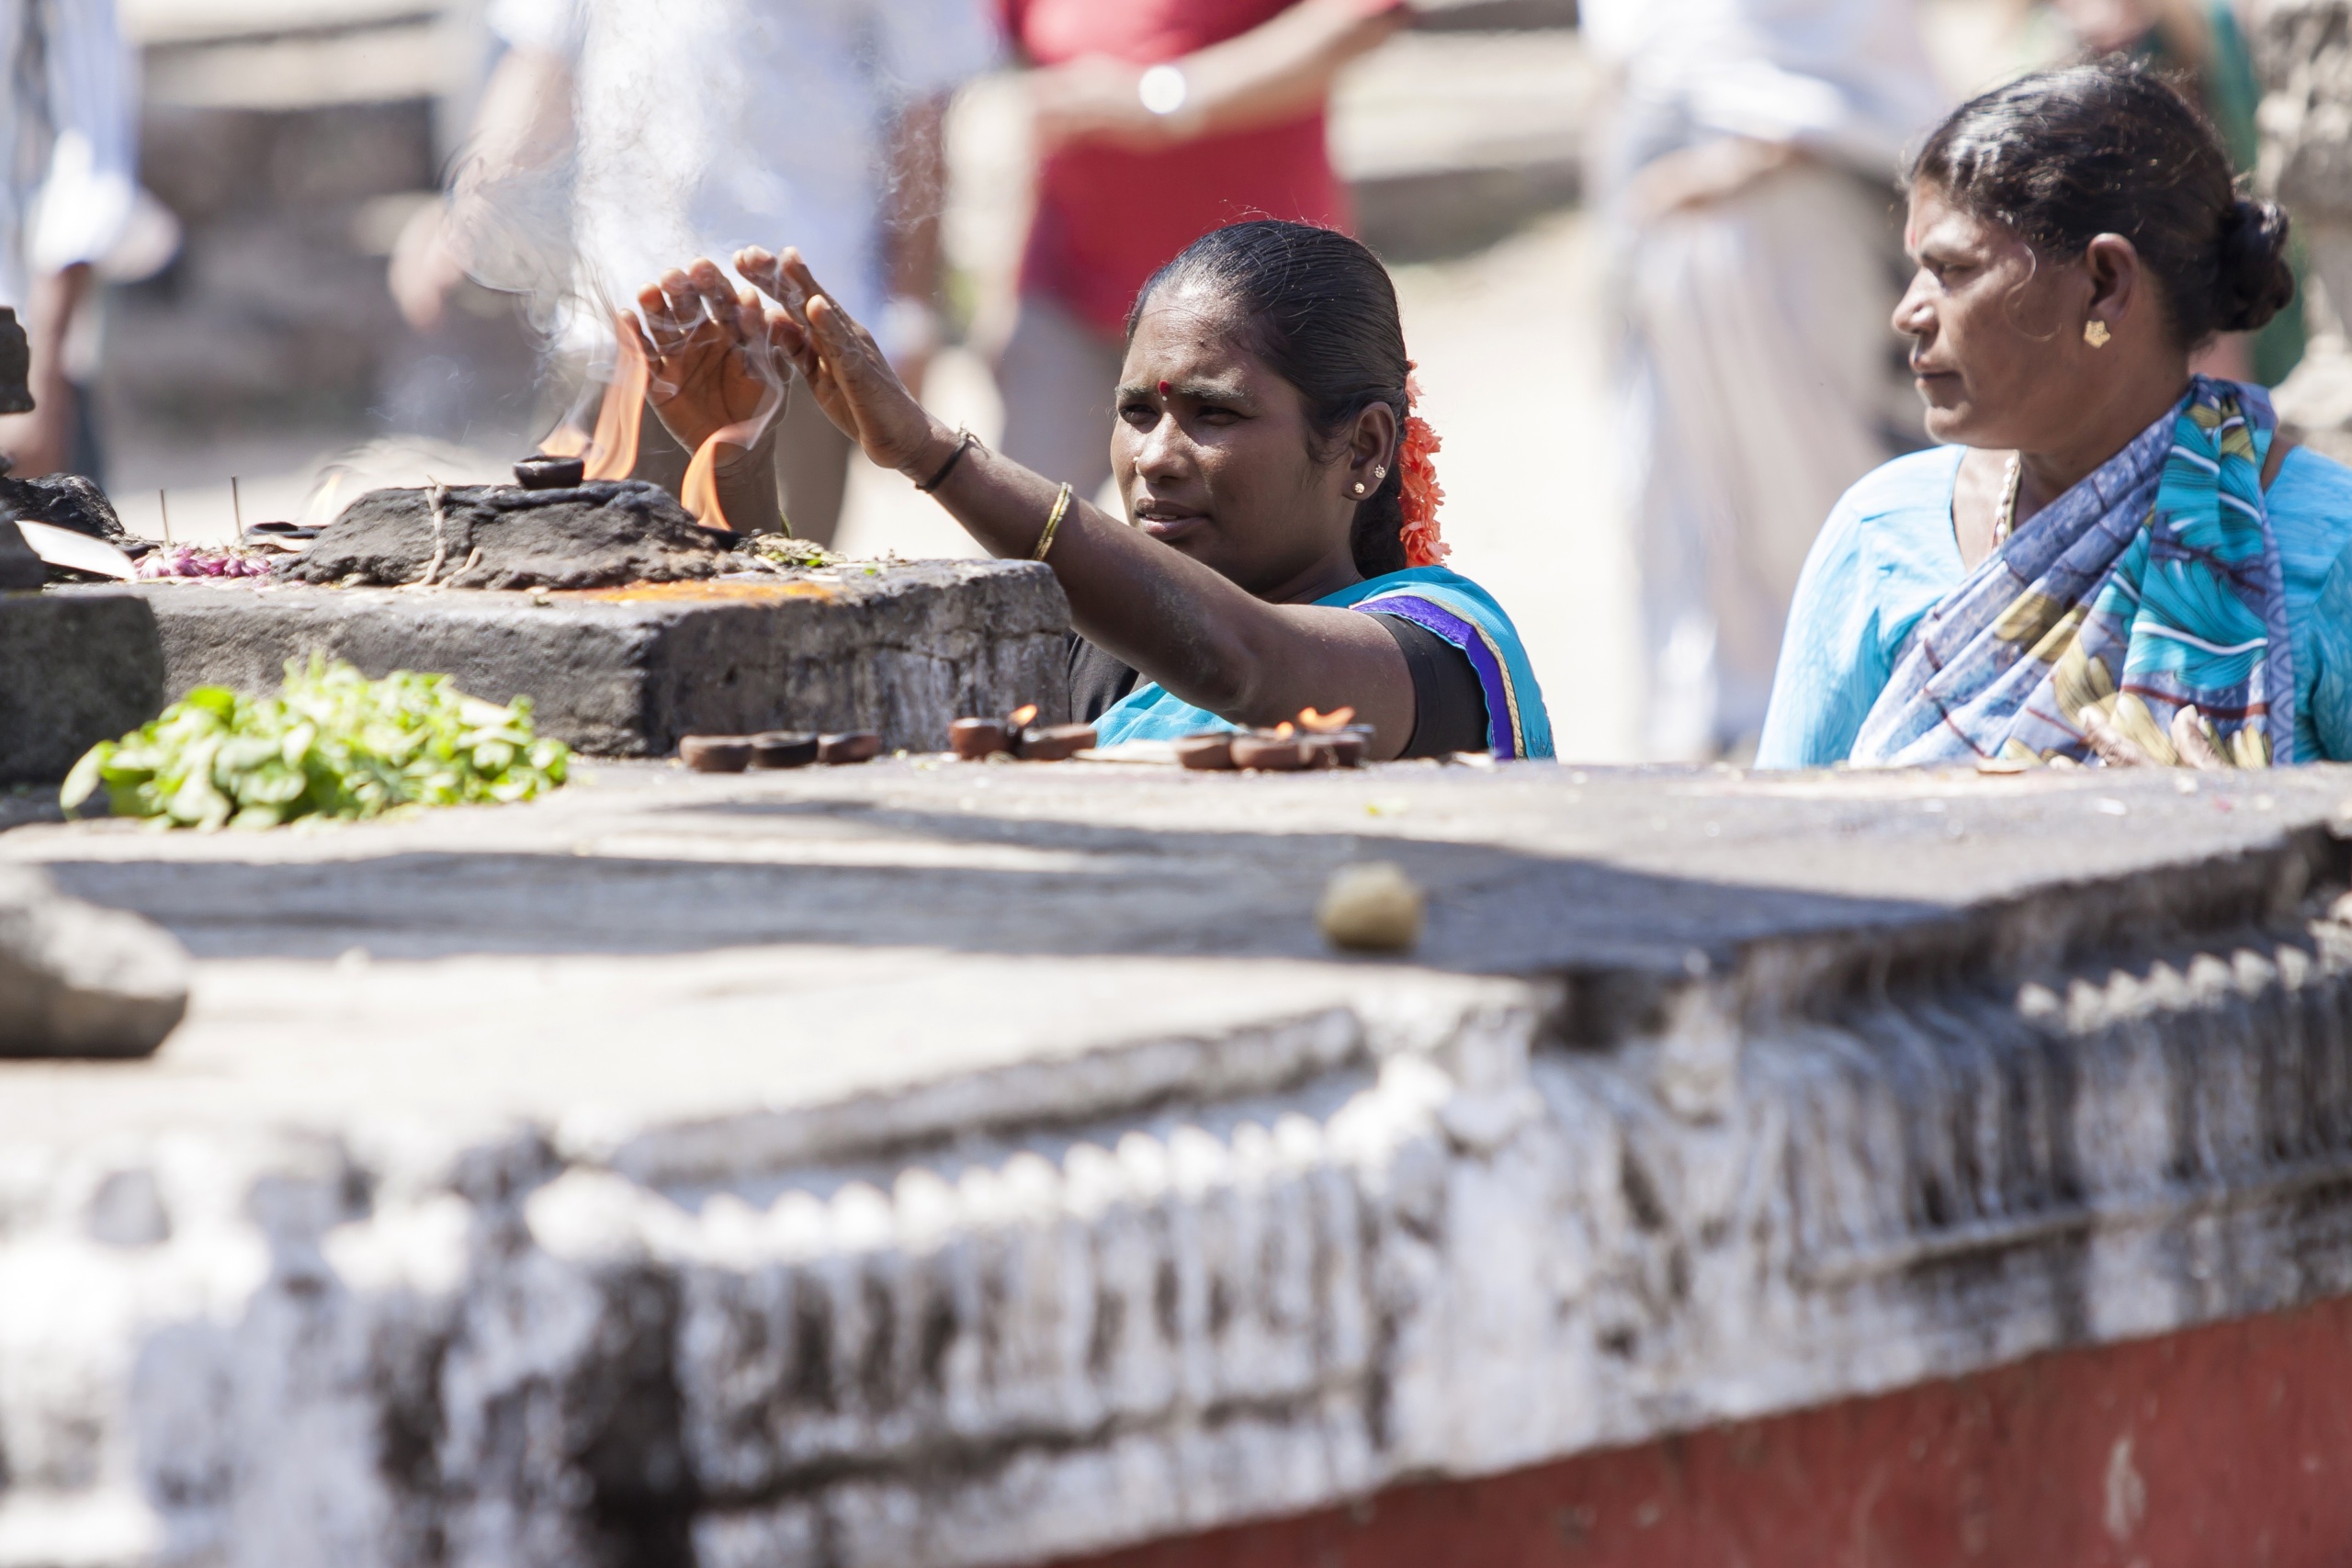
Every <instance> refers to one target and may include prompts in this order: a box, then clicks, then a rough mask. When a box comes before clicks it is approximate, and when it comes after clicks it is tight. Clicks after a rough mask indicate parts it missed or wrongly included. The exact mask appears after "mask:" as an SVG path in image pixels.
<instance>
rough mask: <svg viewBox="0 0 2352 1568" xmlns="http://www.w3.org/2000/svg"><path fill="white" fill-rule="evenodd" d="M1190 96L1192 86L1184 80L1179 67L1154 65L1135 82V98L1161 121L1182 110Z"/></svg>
mask: <svg viewBox="0 0 2352 1568" xmlns="http://www.w3.org/2000/svg"><path fill="white" fill-rule="evenodd" d="M1136 96H1137V97H1139V98H1141V99H1142V100H1143V107H1145V108H1147V109H1148V110H1149V111H1150V112H1151V113H1153V114H1156V115H1158V116H1159V118H1162V119H1166V118H1168V117H1169V116H1170V115H1172V114H1174V113H1176V112H1177V111H1179V110H1180V109H1182V107H1184V101H1185V100H1186V99H1187V98H1190V97H1191V96H1193V84H1192V83H1190V82H1188V81H1186V80H1185V78H1184V68H1183V67H1182V66H1181V65H1155V66H1153V67H1152V68H1151V69H1150V70H1148V71H1146V72H1145V73H1143V75H1142V76H1141V77H1139V78H1138V79H1137V80H1136Z"/></svg>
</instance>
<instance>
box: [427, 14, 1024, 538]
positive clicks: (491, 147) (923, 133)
mask: <svg viewBox="0 0 2352 1568" xmlns="http://www.w3.org/2000/svg"><path fill="white" fill-rule="evenodd" d="M488 20H489V24H490V27H491V29H492V32H493V33H494V34H495V35H496V37H497V38H498V39H500V40H501V41H503V44H504V45H505V53H504V55H503V58H502V59H501V60H500V62H499V63H498V65H497V67H496V69H495V70H494V72H493V73H492V77H491V80H490V83H489V85H488V86H487V88H486V89H485V91H484V93H483V97H482V103H481V110H480V112H479V116H478V118H477V119H476V122H475V131H474V136H473V139H472V142H471V144H470V146H469V149H468V151H467V152H466V154H465V155H464V157H463V158H462V159H461V161H460V163H459V164H458V171H457V174H456V175H455V177H454V179H453V180H452V182H451V185H450V188H449V197H448V201H447V205H446V206H442V205H438V204H436V205H435V206H431V207H427V208H425V209H423V210H422V211H420V213H419V214H418V216H417V218H416V219H415V220H414V221H413V223H412V224H411V225H410V227H409V228H408V230H407V231H405V232H404V233H403V234H402V235H401V241H400V243H399V244H398V245H397V247H396V248H395V250H394V253H393V256H392V264H391V270H390V281H391V288H392V291H393V294H394V296H395V298H396V299H398V300H399V301H400V304H401V311H402V313H403V314H404V315H405V316H406V317H407V318H408V319H409V321H411V323H412V324H413V325H415V326H417V327H419V328H420V329H426V328H430V327H431V326H433V325H434V324H435V322H436V321H438V319H439V318H440V316H441V314H442V312H443V310H445V309H446V308H447V299H448V298H449V295H450V293H451V291H452V290H453V289H454V288H457V287H458V284H459V283H460V281H461V280H462V279H463V278H464V277H466V276H472V277H474V278H476V279H477V280H479V281H480V282H482V283H484V284H487V285H489V286H490V287H492V288H500V289H505V290H511V291H514V292H517V293H522V294H526V295H527V296H529V297H531V298H532V299H534V300H535V301H537V306H538V310H539V319H540V322H541V324H542V325H543V326H545V327H547V328H548V329H549V330H551V331H552V332H553V333H554V335H555V339H556V341H557V343H558V344H559V345H560V346H561V347H562V348H563V349H565V350H567V351H569V352H570V353H571V355H574V356H575V357H577V358H579V359H581V360H582V361H585V360H587V359H589V358H590V357H591V356H592V355H594V354H596V353H597V352H599V351H601V350H604V349H605V348H607V347H608V345H609V344H610V342H611V338H612V311H613V310H614V308H615V307H617V306H626V305H628V304H630V303H633V302H634V300H635V299H636V297H637V293H638V290H639V288H643V287H644V286H645V285H647V284H649V283H650V282H652V281H654V280H655V279H657V278H659V277H660V276H662V273H663V272H664V271H665V270H667V269H670V268H673V267H677V266H681V265H684V264H685V263H686V262H688V261H691V260H692V259H693V258H695V257H696V256H710V257H712V258H714V259H716V260H717V261H718V262H719V263H720V265H722V266H723V265H726V264H727V262H728V260H729V258H730V257H731V256H732V255H733V254H735V252H736V251H737V250H739V249H741V248H742V247H743V246H746V245H753V244H757V245H763V246H769V247H775V246H778V245H783V244H797V245H798V246H799V247H800V248H801V250H802V251H803V253H804V254H806V255H807V256H808V258H809V263H810V265H812V266H813V267H814V268H815V269H816V271H817V273H818V274H819V276H822V277H824V278H826V279H827V280H828V282H829V283H830V284H831V287H833V288H837V289H839V290H840V291H841V293H842V304H843V305H844V306H845V307H846V308H847V309H848V310H850V311H851V312H852V314H853V315H855V316H857V317H858V318H859V319H860V320H863V321H872V322H875V323H876V328H877V330H878V331H879V333H881V335H882V336H883V337H884V339H885V346H886V347H887V348H888V350H889V352H890V355H891V357H892V359H893V361H894V362H895V363H896V364H897V365H898V366H899V370H900V373H901V374H902V375H903V376H905V377H906V378H908V380H909V382H910V385H914V386H918V387H919V386H920V385H921V378H922V373H923V369H924V367H925V366H926V363H927V362H928V360H929V358H930V356H931V355H932V354H933V352H934V351H935V350H936V348H937V347H938V344H939V336H940V333H939V315H938V306H939V288H940V250H939V221H938V218H939V208H940V202H941V190H942V181H943V173H942V167H943V165H942V154H941V142H940V124H941V113H942V106H943V104H944V98H945V96H946V95H947V94H948V93H950V92H952V91H953V90H954V89H955V88H956V86H957V85H960V84H961V83H962V82H963V81H965V80H966V79H967V77H970V76H972V75H973V74H975V73H978V72H979V71H981V70H984V69H985V68H986V67H987V66H988V65H989V63H990V62H991V61H992V60H993V59H994V57H995V53H996V39H995V35H994V33H993V31H992V30H991V28H990V26H989V21H988V18H987V17H985V15H983V14H982V13H981V11H980V10H979V8H978V0H845V3H842V0H823V3H811V0H773V3H767V4H754V3H752V0H708V3H705V4H696V5H686V6H682V5H677V4H670V3H664V0H492V4H491V6H490V7H489V12H488ZM718 61H724V62H728V65H729V69H727V70H724V71H719V72H713V70H712V69H711V65H712V62H718ZM774 439H775V451H776V471H777V477H778V489H779V501H780V503H781V505H782V508H783V510H784V513H785V514H786V517H787V518H789V519H790V521H791V525H792V528H793V531H794V532H795V533H797V534H798V535H799V536H802V537H804V538H808V539H811V540H814V541H816V542H818V543H820V544H826V543H831V540H832V538H833V536H834V532H835V530H836V528H837V526H838V525H839V521H840V517H841V511H842V494H843V490H844V485H845V482H846V479H847V473H848V465H849V458H850V451H851V448H850V445H849V443H848V441H847V440H846V439H845V438H844V437H842V435H841V434H840V433H839V432H838V431H836V430H835V429H834V428H833V427H832V425H831V423H829V422H828V421H827V420H826V419H825V417H824V415H823V414H822V413H821V412H819V411H818V409H817V406H816V403H815V400H813V399H811V398H809V397H806V396H802V397H798V398H795V399H792V400H790V402H789V403H788V405H787V407H786V412H785V413H784V415H783V417H782V418H781V419H780V420H779V421H778V422H777V425H776V427H775V433H774ZM640 441H641V442H642V443H643V446H641V448H640V457H639V464H638V468H637V472H638V474H639V476H640V477H642V478H647V479H654V480H655V481H657V482H660V483H663V484H665V485H666V486H668V487H669V488H670V489H672V490H673V491H674V490H675V489H676V488H677V487H678V484H679V481H680V480H681V479H683V478H684V472H685V468H686V462H687V458H688V457H689V456H690V454H688V453H686V452H684V451H683V450H681V449H679V448H678V447H677V446H676V445H675V443H673V442H670V441H669V440H668V439H667V437H666V435H665V434H664V433H663V432H662V429H661V427H660V424H659V422H658V421H655V420H653V419H650V418H649V419H647V420H645V421H644V422H643V424H642V426H641V427H640Z"/></svg>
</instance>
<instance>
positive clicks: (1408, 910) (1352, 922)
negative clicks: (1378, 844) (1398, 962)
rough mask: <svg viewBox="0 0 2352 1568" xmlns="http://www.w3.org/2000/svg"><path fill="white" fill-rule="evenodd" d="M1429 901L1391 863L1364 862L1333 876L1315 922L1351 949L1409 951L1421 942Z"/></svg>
mask: <svg viewBox="0 0 2352 1568" xmlns="http://www.w3.org/2000/svg"><path fill="white" fill-rule="evenodd" d="M1426 908H1427V901H1426V900H1425V899H1424V898H1423V897H1422V895H1421V890H1420V888H1419V886H1417V885H1416V884H1415V883H1414V881H1413V879H1412V878H1411V877H1409V876H1407V875H1406V874H1405V872H1404V868H1403V867H1401V866H1399V865H1397V863H1395V862H1394V861H1385V860H1375V861H1363V862H1361V863H1357V864H1355V865H1344V866H1341V867H1340V869H1339V870H1338V871H1336V872H1334V873H1332V874H1331V881H1330V883H1329V886H1326V887H1325V888H1324V889H1323V902H1322V904H1321V905H1320V906H1319V907H1318V908H1317V909H1316V911H1315V921H1316V924H1317V925H1319V926H1321V927H1322V928H1323V935H1324V938H1325V940H1326V941H1328V942H1330V944H1331V945H1332V946H1333V947H1336V948H1340V949H1342V950H1343V951H1346V952H1350V953H1408V952H1410V951H1411V950H1412V949H1413V947H1414V946H1415V945H1416V944H1418V943H1419V942H1420V940H1421V919H1422V917H1423V914H1424V913H1425V911H1426Z"/></svg>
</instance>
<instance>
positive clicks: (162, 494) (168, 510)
mask: <svg viewBox="0 0 2352 1568" xmlns="http://www.w3.org/2000/svg"><path fill="white" fill-rule="evenodd" d="M155 509H156V510H157V511H159V512H161V513H163V514H164V543H165V544H167V545H168V544H170V543H171V542H172V499H171V492H170V491H162V490H159V491H156V492H155Z"/></svg>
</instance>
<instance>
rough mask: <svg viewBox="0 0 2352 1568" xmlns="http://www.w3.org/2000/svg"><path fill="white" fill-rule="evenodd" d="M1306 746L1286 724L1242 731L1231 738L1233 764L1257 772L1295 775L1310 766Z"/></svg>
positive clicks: (1310, 760) (1310, 762)
mask: <svg viewBox="0 0 2352 1568" xmlns="http://www.w3.org/2000/svg"><path fill="white" fill-rule="evenodd" d="M1312 762H1313V759H1312V758H1311V757H1310V756H1309V755H1308V753H1307V743H1306V740H1304V739H1301V738H1300V737H1299V735H1298V733H1297V732H1296V731H1295V730H1294V729H1293V728H1291V727H1290V726H1289V725H1287V724H1279V725H1276V726H1275V727H1274V728H1272V729H1250V730H1244V731H1243V732H1242V733H1240V734H1239V735H1237V736H1235V737H1234V738H1233V765H1234V766H1235V767H1237V768H1248V769H1250V770H1251V771H1253V772H1256V773H1296V772H1298V771H1299V770H1300V769H1301V768H1305V767H1308V766H1311V765H1312Z"/></svg>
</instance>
